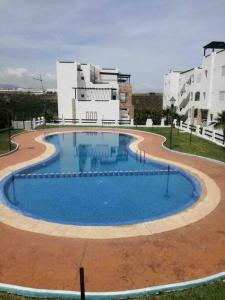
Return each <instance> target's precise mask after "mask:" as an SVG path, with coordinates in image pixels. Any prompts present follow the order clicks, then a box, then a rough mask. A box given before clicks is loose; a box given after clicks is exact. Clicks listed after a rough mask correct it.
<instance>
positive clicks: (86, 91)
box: [57, 61, 134, 121]
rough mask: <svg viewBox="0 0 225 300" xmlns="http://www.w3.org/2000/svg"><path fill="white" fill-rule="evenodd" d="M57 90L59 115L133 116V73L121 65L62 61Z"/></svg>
mask: <svg viewBox="0 0 225 300" xmlns="http://www.w3.org/2000/svg"><path fill="white" fill-rule="evenodd" d="M57 92H58V116H59V118H62V117H63V118H67V119H82V120H97V121H100V120H130V119H133V114H134V109H133V105H132V87H131V85H130V75H129V74H121V73H119V71H118V70H117V69H109V68H107V69H106V68H101V67H100V66H97V65H91V64H81V63H78V62H75V61H58V62H57Z"/></svg>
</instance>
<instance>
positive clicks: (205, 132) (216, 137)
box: [176, 121, 225, 147]
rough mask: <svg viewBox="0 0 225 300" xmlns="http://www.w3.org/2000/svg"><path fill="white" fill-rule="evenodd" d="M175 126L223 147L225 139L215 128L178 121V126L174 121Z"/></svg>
mask: <svg viewBox="0 0 225 300" xmlns="http://www.w3.org/2000/svg"><path fill="white" fill-rule="evenodd" d="M176 127H177V128H179V129H180V130H183V131H185V132H189V133H191V134H194V135H196V136H199V137H202V138H203V139H205V140H208V141H211V142H213V143H215V144H217V145H220V146H223V147H225V140H224V136H223V134H221V133H220V132H218V131H217V130H213V129H209V128H207V127H202V126H200V125H197V126H195V125H191V124H186V123H183V122H182V121H181V122H180V126H178V124H177V122H176Z"/></svg>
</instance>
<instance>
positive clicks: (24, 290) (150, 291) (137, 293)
mask: <svg viewBox="0 0 225 300" xmlns="http://www.w3.org/2000/svg"><path fill="white" fill-rule="evenodd" d="M224 278H225V272H220V273H217V274H214V275H210V276H207V277H203V278H200V279H194V280H189V281H184V282H180V283H171V284H165V285H158V286H153V287H147V288H143V289H136V290H128V291H118V292H86V294H85V298H86V299H87V300H99V299H102V300H103V299H104V300H106V299H129V298H134V297H143V296H148V295H156V294H159V293H162V292H164V293H166V292H172V291H173V292H174V291H181V290H184V289H188V288H195V287H198V286H201V285H204V284H208V283H211V282H214V281H217V280H222V279H224ZM0 291H2V292H6V293H11V294H16V295H19V296H24V297H35V298H60V299H77V300H78V299H80V292H78V291H64V290H48V289H35V288H29V287H23V286H18V285H12V284H4V283H0Z"/></svg>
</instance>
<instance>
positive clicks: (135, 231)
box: [0, 128, 221, 239]
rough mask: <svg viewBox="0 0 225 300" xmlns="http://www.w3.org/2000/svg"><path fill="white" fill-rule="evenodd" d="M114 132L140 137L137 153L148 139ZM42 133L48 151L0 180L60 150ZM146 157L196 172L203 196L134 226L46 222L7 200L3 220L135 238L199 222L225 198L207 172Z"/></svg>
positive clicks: (52, 231)
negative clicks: (163, 215)
mask: <svg viewBox="0 0 225 300" xmlns="http://www.w3.org/2000/svg"><path fill="white" fill-rule="evenodd" d="M78 131H79V132H87V131H89V130H86V129H84V128H82V129H81V128H80V129H79V130H78ZM96 131H98V132H109V131H108V130H103V129H99V128H98V130H96ZM69 132H77V130H75V129H70V130H66V131H60V132H58V131H53V132H50V133H49V134H48V135H54V134H62V133H69ZM110 132H114V133H121V134H128V135H130V136H133V137H135V138H136V140H135V141H134V142H133V143H131V144H130V149H131V150H132V151H133V152H134V153H135V152H136V151H140V149H139V144H140V143H141V142H143V141H144V138H143V137H142V136H140V135H138V134H136V133H130V132H127V131H126V130H111V131H110ZM45 136H46V135H45V134H42V135H39V136H38V137H36V138H35V140H36V141H37V142H38V143H41V144H43V145H44V146H45V151H44V153H42V154H41V155H39V156H38V157H35V158H33V159H32V160H29V161H26V162H22V163H19V164H15V165H13V166H10V168H5V169H3V170H1V171H0V180H2V179H3V178H4V177H6V176H8V175H9V174H11V173H13V172H15V171H16V170H18V169H21V168H24V167H27V166H30V165H32V164H37V163H39V162H41V161H43V160H46V159H49V158H50V157H51V156H52V155H53V154H54V153H55V151H56V149H55V147H54V145H53V144H51V143H48V142H46V140H44V137H45ZM146 157H147V158H149V159H154V160H157V161H159V162H164V163H167V164H173V165H175V166H178V167H179V168H182V169H184V170H185V171H187V172H189V173H190V174H192V175H193V176H194V177H196V178H197V179H198V180H199V181H200V183H201V187H202V193H201V197H200V199H199V200H198V201H197V202H196V203H195V204H194V205H192V206H191V207H189V208H187V209H185V210H184V211H182V212H180V213H177V214H174V215H171V216H169V217H165V218H162V219H158V220H154V221H149V222H144V223H138V224H134V225H122V226H76V225H64V224H57V223H51V222H46V221H43V220H39V219H33V218H31V217H27V216H24V215H22V214H20V213H18V212H16V211H15V210H12V209H10V208H9V207H7V206H6V205H4V203H2V202H1V203H0V211H1V214H0V221H1V222H2V223H5V224H7V225H10V226H12V227H15V228H17V229H21V230H26V231H30V232H33V233H40V234H46V235H51V236H57V237H68V238H84V239H114V238H131V237H138V236H147V235H153V234H157V233H162V232H167V231H171V230H175V229H179V228H181V227H184V226H187V225H190V224H192V223H195V222H197V221H199V220H201V219H202V218H204V217H205V216H207V215H208V214H210V213H211V212H212V211H213V210H214V209H215V208H216V207H217V205H218V204H219V202H220V199H221V193H220V189H219V188H218V186H217V184H216V183H215V181H214V180H213V179H212V178H210V177H209V176H207V175H206V174H205V173H203V172H201V171H199V170H197V169H195V168H193V167H191V166H188V165H186V164H182V163H178V162H174V161H172V160H168V159H163V158H161V157H160V156H156V155H152V154H149V153H148V152H146Z"/></svg>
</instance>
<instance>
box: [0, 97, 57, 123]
mask: <svg viewBox="0 0 225 300" xmlns="http://www.w3.org/2000/svg"><path fill="white" fill-rule="evenodd" d="M45 103H46V109H45ZM44 111H46V113H47V115H48V116H51V117H52V116H53V115H56V114H57V94H56V93H46V94H42V95H34V94H32V93H22V92H12V93H7V92H6V93H0V128H5V127H7V126H8V114H9V116H10V118H11V119H14V120H16V119H17V120H30V119H32V118H35V117H40V116H42V115H44Z"/></svg>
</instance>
